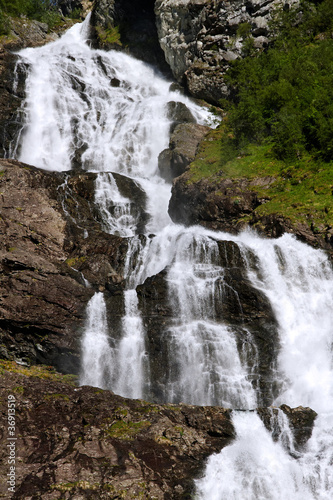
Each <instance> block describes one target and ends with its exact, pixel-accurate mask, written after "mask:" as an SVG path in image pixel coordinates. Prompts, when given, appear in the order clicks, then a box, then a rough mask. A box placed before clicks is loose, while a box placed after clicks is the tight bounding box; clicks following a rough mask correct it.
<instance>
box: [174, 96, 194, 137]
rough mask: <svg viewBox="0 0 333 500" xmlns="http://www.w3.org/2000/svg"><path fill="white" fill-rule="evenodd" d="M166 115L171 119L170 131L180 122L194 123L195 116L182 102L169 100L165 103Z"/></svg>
mask: <svg viewBox="0 0 333 500" xmlns="http://www.w3.org/2000/svg"><path fill="white" fill-rule="evenodd" d="M167 117H168V118H169V120H171V121H172V124H171V132H173V131H174V129H175V127H176V126H177V125H179V124H180V123H195V118H194V116H193V115H192V113H191V111H190V110H189V109H188V107H187V106H186V105H185V104H184V103H182V102H175V101H170V102H168V104H167Z"/></svg>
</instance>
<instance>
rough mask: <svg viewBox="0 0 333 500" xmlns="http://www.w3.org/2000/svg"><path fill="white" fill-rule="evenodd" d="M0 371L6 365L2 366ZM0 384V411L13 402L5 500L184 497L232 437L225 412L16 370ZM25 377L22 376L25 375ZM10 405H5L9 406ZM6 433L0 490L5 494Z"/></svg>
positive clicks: (219, 409)
mask: <svg viewBox="0 0 333 500" xmlns="http://www.w3.org/2000/svg"><path fill="white" fill-rule="evenodd" d="M4 366H5V368H7V369H8V364H7V365H6V364H5V365H4ZM10 369H11V370H12V371H14V372H17V373H10V372H8V371H6V372H5V374H6V376H5V377H3V378H2V379H1V384H0V396H1V403H0V409H1V414H2V417H3V421H5V420H7V415H8V406H7V404H8V395H10V396H11V398H12V397H13V396H14V398H15V409H16V414H15V416H16V431H15V436H16V438H17V440H16V441H15V449H16V469H15V493H14V494H13V495H12V497H11V498H15V499H23V498H24V499H26V498H29V497H31V496H33V497H34V498H36V499H43V500H45V499H54V498H65V497H66V498H67V497H68V498H70V497H71V498H100V499H106V498H114V499H115V498H128V499H129V498H133V499H137V498H147V499H148V498H156V499H161V500H165V499H166V498H169V499H175V500H176V499H181V498H189V497H190V495H191V493H193V486H194V483H193V479H194V478H195V477H196V476H198V475H199V474H200V473H201V471H202V470H203V467H204V460H205V459H206V458H207V457H208V455H210V454H211V453H212V452H218V451H220V450H221V449H222V448H223V447H224V446H226V445H227V444H229V443H230V442H231V440H232V439H233V437H234V430H233V425H232V422H231V419H230V414H231V411H230V410H225V409H223V408H214V407H194V406H186V405H155V404H154V405H153V404H149V403H147V402H146V401H142V400H129V399H124V398H122V397H120V396H116V395H115V394H113V393H112V392H109V391H102V390H100V389H96V388H92V387H80V388H75V387H73V386H71V385H69V384H66V383H65V381H64V380H61V379H60V380H59V377H57V380H52V378H55V376H54V375H53V377H52V373H50V372H49V373H47V371H40V372H39V377H41V378H39V379H38V378H34V377H32V376H31V374H30V373H29V371H28V370H25V371H24V373H25V374H24V375H23V374H20V373H19V372H22V370H21V369H20V367H19V366H15V365H12V366H11V367H10ZM29 375H30V376H29ZM11 401H12V399H11ZM7 437H8V436H7V433H6V432H5V430H3V432H2V434H1V440H2V443H1V444H2V446H1V458H2V461H1V462H2V465H1V466H0V471H1V483H0V491H1V493H0V494H2V495H5V496H6V494H7V493H8V490H7V488H8V484H7V483H6V481H7V479H8V476H7V474H8V473H9V469H8V447H7V446H6V445H7V444H8V441H7Z"/></svg>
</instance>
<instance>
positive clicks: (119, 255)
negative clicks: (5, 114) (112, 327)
mask: <svg viewBox="0 0 333 500" xmlns="http://www.w3.org/2000/svg"><path fill="white" fill-rule="evenodd" d="M121 177H122V176H119V178H121ZM95 179H96V174H72V175H68V174H67V173H66V174H57V173H52V172H46V171H43V170H40V169H36V168H34V167H30V166H28V165H24V164H20V163H19V162H17V161H14V160H1V161H0V210H1V218H0V235H1V239H0V282H1V291H0V334H1V357H3V358H7V359H8V358H10V359H13V358H16V359H21V361H23V362H24V361H26V362H33V363H35V362H39V363H46V364H49V365H53V366H56V367H57V368H58V369H59V370H62V371H64V372H70V373H77V372H78V369H79V350H80V344H79V339H80V336H81V328H82V326H83V324H84V320H85V316H84V313H85V307H86V304H87V302H88V300H89V299H90V297H91V296H92V295H93V293H94V291H96V290H108V292H109V294H110V296H111V295H116V296H117V295H119V293H120V292H121V290H123V288H124V284H125V282H124V276H123V269H124V263H125V259H126V252H127V247H128V239H124V238H121V237H119V236H113V235H109V234H107V233H105V232H104V231H103V230H102V227H101V223H100V222H99V219H100V214H99V213H98V209H97V207H96V205H95V204H94V199H93V198H94V194H93V193H94V190H93V185H94V181H95ZM118 181H119V182H120V180H119V179H118ZM129 183H132V181H130V180H129V179H124V180H123V188H124V189H125V187H126V186H127V188H128V189H129ZM132 191H133V192H134V196H135V195H136V196H139V188H137V187H136V188H135V186H134V185H133V186H132ZM137 201H138V199H137ZM142 203H144V201H142ZM142 206H143V205H142ZM85 280H88V281H89V283H90V287H88V288H87V286H86V283H87V281H85ZM119 307H120V306H119ZM119 313H120V312H119Z"/></svg>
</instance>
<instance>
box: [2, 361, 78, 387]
mask: <svg viewBox="0 0 333 500" xmlns="http://www.w3.org/2000/svg"><path fill="white" fill-rule="evenodd" d="M5 371H7V372H10V373H18V374H20V375H24V376H25V377H36V378H39V379H43V380H53V381H55V382H62V383H65V384H69V385H74V386H76V379H77V377H76V376H75V375H70V374H69V375H62V374H61V373H58V372H56V371H55V369H54V368H53V367H52V366H45V365H34V366H30V367H26V366H22V365H19V364H18V363H16V362H15V361H8V360H4V359H1V360H0V373H2V374H3V373H4V372H5Z"/></svg>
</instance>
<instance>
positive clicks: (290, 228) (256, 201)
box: [169, 170, 333, 254]
mask: <svg viewBox="0 0 333 500" xmlns="http://www.w3.org/2000/svg"><path fill="white" fill-rule="evenodd" d="M275 180H276V179H275V178H271V177H269V176H266V177H261V178H255V179H248V178H237V179H231V178H225V177H224V175H223V172H222V170H221V171H220V172H218V173H216V174H213V175H212V176H211V177H207V178H202V179H199V180H198V181H193V179H192V173H190V172H185V173H184V174H183V175H181V176H180V177H177V178H176V179H175V180H174V184H173V187H172V196H171V199H170V203H169V215H170V217H171V218H172V220H173V221H174V222H177V223H181V224H185V225H195V224H200V225H202V226H204V227H207V228H209V229H214V230H219V231H227V232H230V233H232V234H237V233H238V232H239V231H241V230H243V229H245V228H246V227H247V226H250V227H254V228H255V229H256V230H257V231H258V233H260V234H263V235H265V236H269V237H270V238H278V237H279V236H281V235H282V234H283V233H292V234H295V236H296V237H297V238H298V239H299V240H300V241H303V242H305V243H308V244H309V245H311V246H313V247H315V248H323V249H324V250H327V251H328V252H330V253H331V254H332V253H333V235H332V228H331V227H330V226H325V227H323V230H322V232H321V231H318V229H315V228H314V227H311V226H309V225H306V224H304V223H301V222H298V221H296V222H295V221H294V222H293V221H292V220H290V219H288V218H287V217H285V216H283V215H281V214H279V213H278V212H277V213H272V214H269V215H263V214H260V212H257V211H256V209H257V208H258V207H259V206H260V205H262V204H264V203H266V202H267V201H268V200H269V198H265V197H262V196H261V197H260V196H258V191H259V190H260V191H261V192H262V189H263V188H265V187H269V186H270V185H271V184H272V183H273V182H275Z"/></svg>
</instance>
